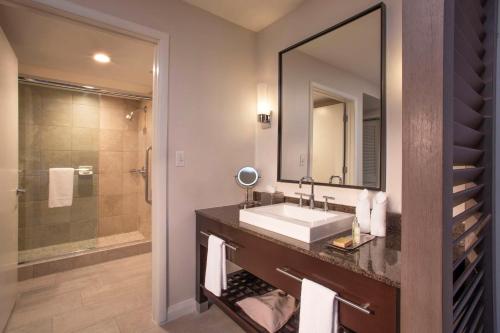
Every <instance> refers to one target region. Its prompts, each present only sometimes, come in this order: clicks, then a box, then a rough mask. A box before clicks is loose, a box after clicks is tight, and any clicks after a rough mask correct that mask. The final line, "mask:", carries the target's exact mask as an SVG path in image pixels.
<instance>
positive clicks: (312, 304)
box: [299, 279, 339, 333]
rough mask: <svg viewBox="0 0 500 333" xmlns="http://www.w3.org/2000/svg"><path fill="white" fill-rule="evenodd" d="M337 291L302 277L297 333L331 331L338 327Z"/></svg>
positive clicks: (325, 332) (326, 332)
mask: <svg viewBox="0 0 500 333" xmlns="http://www.w3.org/2000/svg"><path fill="white" fill-rule="evenodd" d="M336 296H337V293H336V292H334V291H332V290H330V289H328V288H326V287H323V286H322V285H320V284H317V283H316V282H312V281H310V280H308V279H302V289H301V291H300V318H299V333H312V332H314V333H332V332H337V329H338V326H339V325H338V301H337V299H336V298H335V297H336Z"/></svg>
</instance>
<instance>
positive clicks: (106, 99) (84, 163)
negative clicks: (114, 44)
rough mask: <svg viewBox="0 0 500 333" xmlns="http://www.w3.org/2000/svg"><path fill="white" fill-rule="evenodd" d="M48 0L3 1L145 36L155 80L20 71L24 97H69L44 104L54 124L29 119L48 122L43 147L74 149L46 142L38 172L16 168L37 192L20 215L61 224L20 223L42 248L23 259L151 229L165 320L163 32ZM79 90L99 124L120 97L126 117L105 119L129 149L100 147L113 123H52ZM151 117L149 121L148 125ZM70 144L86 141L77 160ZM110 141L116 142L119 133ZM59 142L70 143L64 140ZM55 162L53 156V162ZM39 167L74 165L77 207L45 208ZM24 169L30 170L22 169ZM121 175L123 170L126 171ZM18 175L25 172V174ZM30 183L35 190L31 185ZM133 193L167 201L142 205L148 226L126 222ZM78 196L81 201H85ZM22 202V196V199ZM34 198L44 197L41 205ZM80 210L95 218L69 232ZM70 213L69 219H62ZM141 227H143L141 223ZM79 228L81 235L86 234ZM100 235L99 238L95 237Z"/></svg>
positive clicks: (157, 307) (159, 313)
mask: <svg viewBox="0 0 500 333" xmlns="http://www.w3.org/2000/svg"><path fill="white" fill-rule="evenodd" d="M45 3H46V2H45V1H33V2H31V3H30V5H32V6H34V7H37V8H38V9H37V10H33V9H32V8H30V9H27V7H20V6H18V5H15V4H13V3H10V2H6V3H5V5H6V7H9V8H16V9H18V10H20V9H25V10H27V11H29V12H30V13H34V12H36V13H38V14H41V15H42V16H45V17H56V18H58V19H60V20H62V21H65V22H71V23H73V24H88V23H89V22H91V23H92V27H93V28H96V29H98V30H101V31H106V33H108V34H115V35H121V36H122V37H126V38H135V39H138V40H140V41H142V42H147V43H150V44H151V45H152V51H153V57H152V58H153V59H154V63H153V62H152V63H151V64H149V70H148V73H149V74H150V75H151V81H152V83H151V90H150V91H149V94H142V93H137V90H135V91H133V89H128V88H126V87H125V88H124V87H119V88H113V87H112V85H108V84H104V83H102V82H103V81H101V82H100V83H99V84H95V85H93V84H92V85H91V84H82V82H81V81H78V80H73V79H68V77H66V78H64V79H60V78H57V77H56V78H54V76H50V75H47V72H44V71H43V70H39V68H38V69H37V70H38V71H35V70H33V71H32V72H31V75H23V79H24V80H25V82H22V83H20V85H19V87H20V91H22V92H23V93H24V90H26V91H29V92H28V93H27V94H26V95H27V96H28V97H27V99H29V98H33V97H34V96H39V97H40V96H41V97H40V99H41V100H44V99H45V100H47V101H50V99H51V97H54V96H55V97H54V98H53V100H57V99H58V98H59V97H61V99H64V98H67V100H66V102H67V103H66V104H68V105H71V107H68V108H67V110H68V109H70V110H71V112H69V111H66V112H58V111H55V110H52V111H46V112H45V111H44V112H45V115H49V114H52V115H54V117H53V119H55V120H54V121H55V123H50V122H51V121H52V120H50V121H48V122H46V123H44V124H41V125H34V126H46V127H47V128H44V130H45V131H41V132H40V131H39V133H38V134H39V135H40V137H41V138H42V137H43V139H40V141H39V143H40V144H41V145H45V146H44V147H46V148H48V147H50V145H51V144H55V145H56V146H57V145H58V144H59V145H63V146H64V145H65V144H66V145H67V144H68V142H70V143H71V146H70V147H71V149H69V156H70V157H69V160H68V159H67V157H68V149H46V151H45V152H44V155H45V157H44V158H42V157H40V165H39V166H38V169H30V171H34V172H35V173H37V172H38V173H39V174H34V175H29V176H28V175H27V172H26V171H22V172H20V176H19V180H22V181H24V183H23V182H21V185H26V184H27V182H26V180H27V179H26V177H34V178H30V179H29V180H32V181H33V182H32V183H30V184H29V185H27V187H28V188H27V189H26V190H27V191H26V192H28V191H29V192H31V193H30V194H29V195H27V197H29V196H30V195H31V196H32V197H30V199H39V200H33V201H30V204H28V205H27V206H29V205H31V207H30V208H27V209H25V210H24V211H23V213H22V214H21V215H24V216H22V217H21V218H22V219H24V220H23V221H24V222H27V221H30V222H33V219H32V217H33V216H34V215H36V216H38V217H37V218H34V220H37V219H38V220H39V217H40V216H44V218H46V217H47V218H46V220H47V219H48V220H49V221H52V222H54V221H57V222H61V226H57V227H54V226H51V227H46V228H45V229H44V232H45V235H42V236H40V234H38V235H36V234H35V233H33V230H30V232H29V233H25V232H24V230H23V233H22V234H21V235H24V236H27V235H28V234H29V235H30V236H34V237H32V238H31V239H30V245H29V246H30V247H32V248H30V250H31V249H37V250H39V249H41V248H43V251H33V252H32V253H31V254H30V255H34V253H36V255H35V257H32V258H29V256H26V257H25V258H26V259H27V260H28V261H29V260H30V259H33V260H38V259H47V258H51V257H54V256H56V257H57V256H59V255H61V254H62V255H67V254H71V255H73V254H75V253H79V252H82V251H86V250H88V249H95V248H96V247H99V246H100V245H103V244H108V245H109V242H113V241H118V243H120V244H123V243H124V242H129V241H131V242H135V241H141V240H138V239H136V237H135V236H137V235H127V237H123V239H118V240H117V239H116V237H114V236H115V235H118V234H119V235H121V236H123V234H127V233H128V232H129V231H130V232H132V233H135V232H139V233H140V234H141V235H142V236H141V237H143V238H144V239H145V240H147V239H148V238H149V237H148V236H149V235H151V236H150V238H151V240H152V248H153V250H152V252H153V256H152V257H153V258H152V262H153V289H154V290H155V292H154V293H153V295H154V296H153V309H154V310H153V317H154V319H155V321H156V322H163V321H165V320H166V308H167V307H166V238H167V226H166V180H167V177H166V174H167V171H166V137H167V135H166V133H167V132H166V126H165V124H166V113H167V98H166V93H167V91H168V87H167V63H168V35H166V34H164V33H161V32H158V31H155V30H152V29H149V28H146V27H142V26H138V25H136V24H132V23H130V22H126V21H124V20H121V19H117V18H114V17H112V16H109V15H105V14H100V13H96V12H91V11H88V10H87V9H85V8H83V7H80V6H77V5H73V4H69V3H65V2H61V3H56V4H50V7H49V6H46V5H45ZM18 22H27V21H18ZM21 60H22V59H21ZM21 62H22V61H21ZM33 67H35V66H33ZM32 69H33V68H32ZM23 71H24V70H23ZM26 72H27V71H25V73H26ZM33 72H36V74H33ZM25 73H23V74H25ZM49 81H50V83H51V84H55V85H56V86H54V85H53V86H50V87H49V86H48V85H46V83H47V82H49ZM75 83H76V84H75ZM84 83H88V82H84ZM75 85H76V86H79V87H78V89H81V88H85V89H90V90H92V89H96V90H99V93H98V94H95V93H94V92H93V91H84V90H80V91H75V90H73V89H72V88H74V87H73V86H75ZM84 86H87V87H84ZM109 87H111V89H109ZM40 91H42V92H40ZM33 92H35V93H33ZM105 92H109V93H111V95H109V94H106V93H105ZM160 92H163V93H160ZM117 93H118V95H117ZM81 94H83V95H85V97H89V96H98V97H96V98H93V97H91V98H89V100H91V101H92V102H89V103H94V104H93V107H94V108H96V107H97V109H99V112H97V113H98V118H100V119H99V120H97V122H98V123H99V124H101V123H102V121H103V118H102V117H104V118H105V117H108V118H109V116H108V115H104V113H100V111H101V110H100V108H101V107H102V108H103V109H104V108H105V107H104V105H107V107H108V109H111V107H110V104H113V102H118V103H119V104H121V106H123V108H122V110H121V111H120V114H121V116H123V117H121V116H120V117H121V118H120V120H119V121H118V119H119V118H116V119H114V120H111V119H108V120H110V121H109V123H110V124H111V126H115V125H116V124H118V123H119V124H121V125H120V126H124V127H125V128H126V130H127V133H121V134H122V136H121V137H122V140H123V139H124V138H125V137H127V139H129V140H131V141H132V142H135V141H137V142H135V148H130V149H129V150H127V149H124V148H123V147H124V146H123V145H124V143H123V141H122V151H121V152H120V151H113V150H110V151H107V152H106V153H102V154H101V148H103V147H104V146H106V143H108V144H111V143H112V142H113V140H114V139H116V137H117V136H116V135H108V138H109V140H100V139H101V137H104V136H105V135H102V136H101V133H99V131H101V130H119V129H118V128H107V129H102V128H100V127H97V128H91V129H92V130H90V131H88V130H81V129H75V128H74V126H73V125H74V118H71V121H70V123H69V122H67V123H66V124H65V125H68V126H63V125H62V124H61V123H57V122H58V121H62V122H64V121H65V120H66V121H68V119H67V118H64V116H61V114H63V113H66V114H70V113H71V117H73V116H74V115H75V114H77V113H78V112H77V111H75V109H77V108H78V107H77V106H76V104H74V103H73V101H74V100H78V99H80V100H82V99H84V98H80V97H82V95H81ZM44 96H45V97H44ZM68 96H71V98H70V99H71V102H69V99H68ZM138 97H139V98H138ZM142 97H149V98H142ZM22 98H23V97H22ZM36 98H38V97H35V99H36ZM31 101H33V99H31ZM111 101H113V102H111ZM49 103H50V102H49ZM106 103H107V104H106ZM79 105H84V103H79ZM89 107H90V105H84V108H87V109H89ZM118 108H121V107H115V108H114V109H115V110H116V109H118ZM115 115H116V114H115ZM23 116H24V115H23ZM148 116H149V118H148ZM49 118H50V117H48V118H47V117H46V119H49ZM87 120H88V119H87ZM94 120H95V119H94ZM148 122H149V123H150V124H149V128H148V125H147V123H148ZM123 124H125V125H123ZM141 124H143V125H144V124H145V126H142V125H141ZM159 124H161V125H159ZM134 126H135V127H134ZM52 127H69V129H68V128H66V129H64V130H60V129H56V128H52ZM77 128H79V127H77ZM135 129H137V131H136V134H137V136H136V138H135V139H131V137H130V132H134V131H135ZM30 130H40V128H38V129H35V128H30ZM57 130H59V131H57ZM144 130H145V132H144ZM51 131H52V133H51ZM56 132H58V133H56ZM25 133H27V132H25ZM54 133H55V134H56V135H55V136H54V135H52V134H54ZM61 133H62V134H63V135H64V133H66V134H68V133H70V134H69V135H70V136H69V138H70V139H69V140H65V139H64V138H62V137H60V135H59V134H61ZM141 133H142V134H144V133H147V134H149V139H148V138H146V139H145V140H144V142H142V144H143V145H144V146H145V147H142V146H140V145H139V142H138V141H140V135H141ZM108 134H109V133H108ZM115 134H116V133H115ZM30 135H31V134H26V135H25V137H26V138H28V137H30ZM51 137H52V138H51ZM75 138H77V139H75ZM66 139H67V138H66ZM148 141H149V142H148ZM34 142H35V141H34ZM148 143H149V144H148ZM73 144H75V145H76V146H78V144H82V145H83V146H84V147H83V148H85V149H81V150H78V151H79V153H78V154H79V155H82V156H80V157H81V158H80V160H78V158H77V157H75V158H73V156H72V155H73V150H72V147H73ZM114 144H116V145H117V143H116V140H115V142H114ZM150 145H152V146H153V147H154V148H155V149H154V152H153V153H152V154H150V152H151V150H150V149H143V148H148V147H149V146H150ZM24 146H25V147H30V148H33V146H30V145H29V144H28V143H26V144H25V145H24ZM20 148H21V147H20ZM59 148H61V147H59ZM63 148H68V147H67V146H64V147H63ZM81 148H82V147H81ZM88 148H89V149H88ZM87 149H88V150H87ZM125 150H126V151H125ZM60 151H64V152H65V153H60ZM82 151H85V152H87V153H88V152H94V153H95V152H96V151H97V153H95V154H94V155H93V156H92V154H90V153H88V154H86V155H85V154H80V152H82ZM104 151H106V150H105V149H104V148H103V149H102V152H104ZM111 153H122V154H121V156H118V154H111ZM125 153H127V155H128V157H132V155H136V158H135V160H136V161H137V162H136V163H135V164H133V165H132V163H129V164H127V167H125V163H127V162H125ZM41 155H42V152H41V151H40V156H41ZM64 155H66V156H64ZM76 155H77V154H76V153H75V156H76ZM111 155H114V156H111ZM27 156H28V154H25V155H24V157H23V163H25V162H27V161H28V162H33V159H32V158H31V157H27ZM54 158H55V159H54ZM58 158H62V159H64V158H66V162H68V161H69V163H66V164H60V163H58V161H60V159H59V160H58ZM86 158H87V159H86ZM106 159H107V162H109V163H101V161H104V160H106ZM120 159H121V172H119V173H120V176H117V175H116V174H118V172H114V171H116V170H117V169H120V168H116V165H117V164H119V162H118V161H119V160H120ZM132 159H134V158H132ZM35 160H36V159H35ZM42 160H43V165H42V164H41V163H42ZM54 161H55V162H56V163H52V162H54ZM142 162H144V163H142ZM147 164H148V165H150V166H151V168H150V169H149V170H148V169H147ZM105 165H107V166H105ZM42 166H48V167H49V168H48V170H49V169H51V167H53V168H61V167H72V168H73V169H75V175H74V186H73V192H74V194H75V197H74V198H73V199H75V203H77V204H78V205H79V207H77V208H75V209H74V212H73V211H72V208H73V207H71V208H69V213H68V212H67V211H68V209H57V210H59V212H57V213H54V211H52V212H49V210H50V209H56V208H48V206H49V205H48V203H47V207H45V202H44V201H45V199H47V201H49V198H45V194H44V193H45V190H44V189H43V190H42V184H43V185H45V183H44V182H46V180H43V178H45V179H46V178H49V177H48V176H45V175H44V174H43V173H44V171H45V168H42ZM129 166H134V167H130V168H129ZM124 167H125V168H124ZM23 170H27V169H26V168H23ZM148 171H149V174H150V176H151V177H149V181H148V179H147V178H146V177H143V175H145V173H148ZM101 172H102V174H101ZM106 173H107V174H108V177H107V178H108V179H101V180H100V181H99V180H97V181H96V180H95V178H99V177H102V178H106V177H105V174H106ZM23 174H24V176H23ZM125 174H126V175H127V176H125ZM95 176H97V177H95ZM148 176H149V175H148ZM22 177H25V178H24V179H23V178H22ZM125 177H128V178H129V179H128V180H125ZM132 177H134V178H132ZM118 178H121V180H122V183H121V188H122V190H125V188H127V187H130V186H133V185H137V183H139V181H140V182H142V190H144V191H143V193H140V191H139V190H137V191H135V192H134V191H132V192H128V190H126V191H125V192H127V193H125V192H121V193H115V192H113V191H117V188H119V187H120V186H114V185H116V184H117V183H119V182H118V181H117V179H118ZM75 179H76V181H75ZM151 179H154V182H153V181H151ZM152 183H154V184H155V186H154V187H151V184H152ZM32 184H34V185H32ZM106 184H107V185H106ZM30 186H31V187H32V188H33V189H31V188H30ZM138 186H139V185H138ZM106 187H107V189H108V190H110V191H111V192H110V193H108V194H106V196H108V198H101V197H100V196H101V194H102V195H104V192H102V191H101V190H103V189H104V188H106ZM30 189H31V191H30ZM37 190H38V192H37ZM129 194H131V195H130V197H129V198H125V196H129ZM80 195H82V199H85V200H80V199H81V198H80ZM85 195H87V197H85ZM134 196H135V198H136V199H137V200H136V203H137V202H138V200H139V199H138V197H139V196H140V197H141V199H142V200H143V202H145V203H146V204H147V202H146V201H148V200H152V202H158V203H162V202H163V203H165V204H158V205H153V206H152V209H151V210H150V212H146V214H145V215H146V216H145V219H147V218H149V219H150V221H152V224H150V227H149V230H148V226H147V224H142V226H141V224H140V221H141V220H140V217H139V219H138V220H136V221H135V222H131V223H128V222H130V221H128V220H130V215H129V214H128V212H125V210H126V209H130V208H131V206H133V205H130V204H127V203H125V201H127V200H128V201H127V202H129V203H130V202H132V199H131V197H134ZM111 197H114V198H111ZM118 197H120V198H118ZM25 199H26V198H25ZM25 199H24V200H25ZM120 200H121V212H119V209H118V207H119V206H120V204H117V202H119V201H120ZM80 201H82V202H83V203H82V202H80ZM113 201H114V202H113ZM21 202H24V201H23V200H21ZM32 202H37V203H32ZM39 202H43V203H41V204H40V203H39ZM37 206H38V207H37ZM58 208H59V207H58ZM61 208H64V207H61ZM103 208H105V209H104V210H107V211H108V212H106V213H105V212H104V210H103ZM78 214H81V215H82V216H83V217H85V218H87V217H89V216H91V215H92V216H91V217H93V218H91V219H87V220H86V222H87V223H81V224H82V228H81V230H84V231H85V232H83V231H82V232H74V233H73V236H72V233H71V227H74V226H73V225H71V224H70V223H72V222H74V221H73V220H72V217H73V216H77V215H78ZM105 215H108V216H105ZM68 216H69V220H68V219H67V217H68ZM116 216H119V218H116ZM136 216H138V215H136ZM101 217H102V221H101ZM134 219H135V218H132V220H134ZM46 220H45V221H46ZM113 220H114V221H113ZM106 221H107V222H110V221H111V223H107V224H106V223H104V222H106ZM123 221H128V222H127V223H124V222H123ZM101 222H102V223H101ZM54 224H55V223H54ZM64 224H66V226H62V225H64ZM124 224H127V226H126V227H125V228H124V229H123V230H122V229H120V228H121V227H123V226H124ZM132 226H136V227H137V228H136V229H137V230H133V229H134V228H133V227H132ZM74 228H75V227H74ZM106 228H107V229H106ZM140 228H141V229H142V230H139V229H140ZM68 229H69V231H68ZM54 230H56V231H57V232H53V231H54ZM122 231H123V232H122ZM106 234H108V235H106ZM83 235H85V237H84V236H83ZM107 236H113V237H114V238H115V239H114V240H113V241H110V240H103V239H100V238H101V237H107ZM128 236H133V237H131V238H129V237H128ZM75 237H76V238H75ZM78 237H83V238H84V239H78ZM20 239H21V238H20ZM26 239H28V237H25V238H23V239H22V242H25V241H26ZM68 240H69V242H68ZM37 242H38V244H37ZM47 242H49V243H47ZM99 242H101V243H100V244H99ZM68 243H69V244H71V246H69V247H68V248H61V247H60V246H61V244H65V245H68ZM20 245H21V244H20ZM37 245H38V246H37ZM40 245H43V246H40ZM54 246H55V247H57V251H54V252H51V253H49V254H47V252H46V251H45V250H47V247H51V248H50V250H54ZM42 252H43V253H44V255H43V256H40V253H42Z"/></svg>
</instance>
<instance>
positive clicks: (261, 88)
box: [257, 83, 271, 116]
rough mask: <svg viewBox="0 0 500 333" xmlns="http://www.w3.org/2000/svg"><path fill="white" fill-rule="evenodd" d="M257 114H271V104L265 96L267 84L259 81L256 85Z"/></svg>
mask: <svg viewBox="0 0 500 333" xmlns="http://www.w3.org/2000/svg"><path fill="white" fill-rule="evenodd" d="M257 114H259V115H261V114H263V115H267V116H269V115H270V114H271V105H270V104H269V99H268V96H267V84H266V83H259V84H258V85H257Z"/></svg>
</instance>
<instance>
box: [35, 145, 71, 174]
mask: <svg viewBox="0 0 500 333" xmlns="http://www.w3.org/2000/svg"><path fill="white" fill-rule="evenodd" d="M69 167H71V151H70V150H42V151H41V168H42V170H48V169H50V168H69Z"/></svg>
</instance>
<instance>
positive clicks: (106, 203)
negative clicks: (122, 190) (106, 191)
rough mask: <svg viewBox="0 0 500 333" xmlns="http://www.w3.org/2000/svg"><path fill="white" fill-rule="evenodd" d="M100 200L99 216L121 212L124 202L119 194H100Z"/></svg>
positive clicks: (119, 213) (114, 214) (115, 214)
mask: <svg viewBox="0 0 500 333" xmlns="http://www.w3.org/2000/svg"><path fill="white" fill-rule="evenodd" d="M100 200H101V201H100V210H99V213H100V216H102V217H110V216H117V215H121V214H122V211H123V207H124V206H123V205H124V202H123V197H122V195H121V194H119V195H101V196H100Z"/></svg>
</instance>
